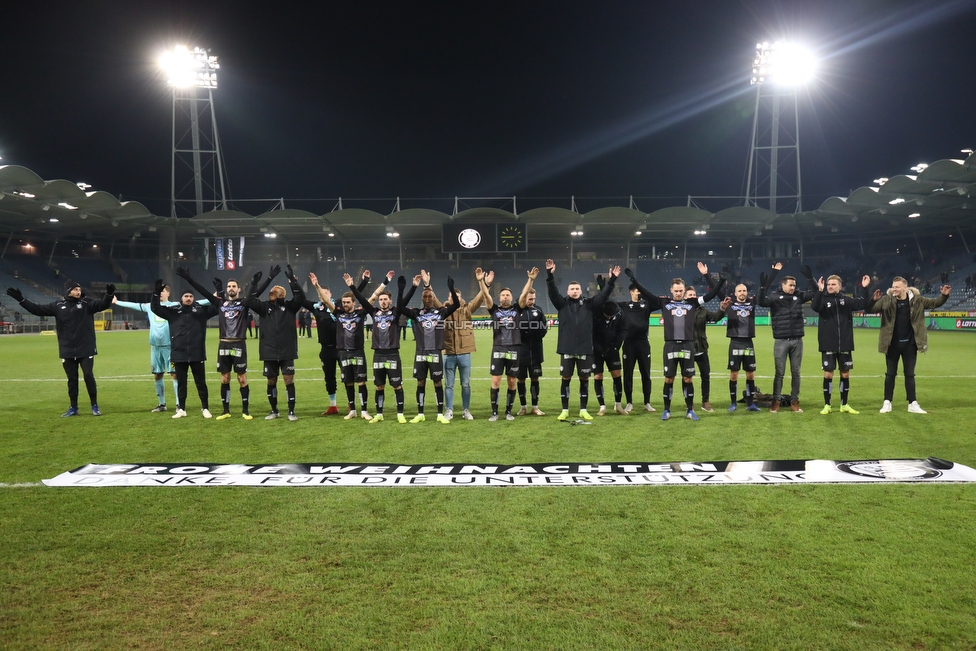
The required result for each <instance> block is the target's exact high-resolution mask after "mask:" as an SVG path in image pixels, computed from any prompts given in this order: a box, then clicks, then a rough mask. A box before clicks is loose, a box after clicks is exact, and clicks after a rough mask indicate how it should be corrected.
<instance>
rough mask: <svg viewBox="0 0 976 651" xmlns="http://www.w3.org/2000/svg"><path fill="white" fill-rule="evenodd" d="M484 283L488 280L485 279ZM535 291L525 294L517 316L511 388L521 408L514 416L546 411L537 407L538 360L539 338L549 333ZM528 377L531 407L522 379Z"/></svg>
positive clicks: (541, 354) (542, 356)
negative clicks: (514, 374) (516, 370)
mask: <svg viewBox="0 0 976 651" xmlns="http://www.w3.org/2000/svg"><path fill="white" fill-rule="evenodd" d="M485 281H486V282H487V281H488V279H487V278H486V279H485ZM535 301H536V291H535V289H534V288H533V289H530V290H529V293H528V295H527V296H526V297H525V309H524V310H522V314H521V316H520V317H519V324H518V325H519V330H521V331H522V345H521V346H519V374H518V381H517V382H516V385H515V388H516V389H517V390H518V395H519V403H520V404H521V409H519V410H518V413H517V414H516V416H525V415H526V414H527V413H528V414H533V415H534V416H545V415H546V412H544V411H542V410H541V409H539V378H541V377H542V363H543V362H544V361H545V354H544V351H543V344H542V340H543V339H544V338H545V336H546V333H547V332H549V321H548V319H546V313H545V312H543V311H542V310H541V309H540V308H539V306H537V305H536V303H535ZM526 380H529V396H530V399H531V401H532V407H531V409H528V408H527V407H526V401H525V381H526Z"/></svg>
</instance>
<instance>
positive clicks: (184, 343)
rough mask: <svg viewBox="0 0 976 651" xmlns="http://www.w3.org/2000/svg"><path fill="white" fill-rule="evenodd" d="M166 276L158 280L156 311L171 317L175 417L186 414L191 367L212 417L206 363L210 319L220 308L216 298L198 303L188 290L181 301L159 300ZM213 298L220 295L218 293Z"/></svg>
mask: <svg viewBox="0 0 976 651" xmlns="http://www.w3.org/2000/svg"><path fill="white" fill-rule="evenodd" d="M163 286H164V285H163V280H162V279H161V278H160V279H159V280H157V281H156V286H155V287H154V288H153V295H152V303H151V305H152V311H153V314H155V315H156V316H158V317H160V318H161V319H166V320H167V321H169V341H170V360H171V361H172V362H173V366H175V367H176V384H177V387H178V389H177V396H176V413H175V414H173V418H184V417H185V416H186V391H187V387H186V382H187V377H188V371H192V372H193V383H194V384H195V385H196V387H197V395H199V396H200V404H201V406H202V408H203V417H204V418H210V417H211V414H210V404H209V398H210V394H209V391H208V390H207V379H206V372H205V370H204V367H203V363H204V362H205V361H207V321H208V320H209V319H210V318H211V317H215V316H217V314H218V312H219V307H218V303H217V302H216V301H214V302H211V303H209V304H208V305H200V304H199V303H197V302H196V301H195V300H194V298H193V294H191V293H189V292H186V293H185V294H183V296H182V298H181V299H180V303H179V305H176V306H167V305H161V304H160V302H159V294H160V292H162V291H163ZM213 298H217V297H216V296H215V297H213Z"/></svg>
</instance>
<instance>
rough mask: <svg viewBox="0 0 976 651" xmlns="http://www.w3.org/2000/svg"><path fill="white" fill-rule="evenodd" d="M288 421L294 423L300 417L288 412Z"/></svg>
mask: <svg viewBox="0 0 976 651" xmlns="http://www.w3.org/2000/svg"><path fill="white" fill-rule="evenodd" d="M288 420H290V421H291V422H293V423H294V422H295V421H296V420H298V416H296V415H295V412H293V411H289V412H288Z"/></svg>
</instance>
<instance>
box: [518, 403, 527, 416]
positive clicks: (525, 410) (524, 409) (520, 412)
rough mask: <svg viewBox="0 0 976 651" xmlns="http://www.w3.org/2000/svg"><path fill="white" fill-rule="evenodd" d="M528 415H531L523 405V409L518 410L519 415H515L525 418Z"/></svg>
mask: <svg viewBox="0 0 976 651" xmlns="http://www.w3.org/2000/svg"><path fill="white" fill-rule="evenodd" d="M527 413H529V410H528V409H526V408H525V405H523V406H522V408H521V409H519V410H518V413H517V414H515V415H516V416H524V415H526V414H527Z"/></svg>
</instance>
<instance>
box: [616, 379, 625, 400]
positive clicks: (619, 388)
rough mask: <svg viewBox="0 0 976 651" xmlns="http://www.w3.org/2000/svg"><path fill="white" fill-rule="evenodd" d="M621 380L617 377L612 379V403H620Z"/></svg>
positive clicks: (621, 394) (621, 393)
mask: <svg viewBox="0 0 976 651" xmlns="http://www.w3.org/2000/svg"><path fill="white" fill-rule="evenodd" d="M623 385H624V383H623V380H621V379H620V378H619V377H615V378H613V401H614V402H615V403H616V402H620V398H621V397H622V396H623V392H624V390H623Z"/></svg>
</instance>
